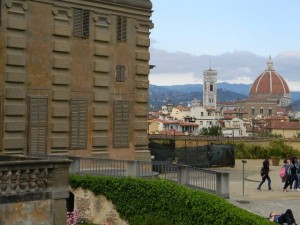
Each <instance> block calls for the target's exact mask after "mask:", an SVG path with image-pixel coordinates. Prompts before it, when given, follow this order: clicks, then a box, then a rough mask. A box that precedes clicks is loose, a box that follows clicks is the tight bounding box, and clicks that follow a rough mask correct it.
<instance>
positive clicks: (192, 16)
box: [149, 0, 300, 91]
mask: <svg viewBox="0 0 300 225" xmlns="http://www.w3.org/2000/svg"><path fill="white" fill-rule="evenodd" d="M151 1H152V4H153V13H152V17H151V20H152V22H153V23H154V28H153V29H152V30H151V34H150V38H151V47H150V54H151V59H150V64H151V65H155V67H154V68H153V69H152V70H151V72H150V76H149V80H150V84H153V85H178V84H194V83H200V84H202V83H203V70H206V69H209V68H210V67H211V68H212V69H215V70H217V71H218V82H229V83H243V84H251V83H252V82H253V81H254V80H255V79H256V78H257V77H258V76H259V75H260V74H261V73H262V72H263V71H264V70H265V69H266V66H267V61H268V59H269V56H271V57H272V60H273V63H274V69H275V70H276V71H277V72H278V73H279V74H280V75H281V76H282V77H283V78H284V79H285V80H286V81H287V83H288V85H289V87H290V90H291V91H300V13H299V10H300V1H299V0H286V1H283V0H226V1H224V0H185V1H179V0H178V1H167V0H151Z"/></svg>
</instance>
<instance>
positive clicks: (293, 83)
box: [286, 80, 300, 91]
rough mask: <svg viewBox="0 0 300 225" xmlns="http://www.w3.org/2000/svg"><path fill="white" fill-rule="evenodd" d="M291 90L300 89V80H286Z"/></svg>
mask: <svg viewBox="0 0 300 225" xmlns="http://www.w3.org/2000/svg"><path fill="white" fill-rule="evenodd" d="M286 82H287V84H288V86H289V88H290V91H300V81H289V80H286Z"/></svg>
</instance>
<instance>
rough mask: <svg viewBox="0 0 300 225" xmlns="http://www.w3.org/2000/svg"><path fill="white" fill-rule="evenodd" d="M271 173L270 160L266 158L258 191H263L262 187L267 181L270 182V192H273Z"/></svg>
mask: <svg viewBox="0 0 300 225" xmlns="http://www.w3.org/2000/svg"><path fill="white" fill-rule="evenodd" d="M269 172H270V159H269V158H266V159H265V160H264V161H263V166H262V168H261V174H260V175H261V182H260V183H259V185H258V187H257V190H261V186H262V185H263V183H265V181H266V180H267V181H268V190H269V191H271V190H272V188H271V178H270V176H269Z"/></svg>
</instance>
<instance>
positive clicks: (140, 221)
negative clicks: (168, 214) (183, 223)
mask: <svg viewBox="0 0 300 225" xmlns="http://www.w3.org/2000/svg"><path fill="white" fill-rule="evenodd" d="M130 225H173V223H172V222H171V220H170V219H166V218H163V217H160V216H150V215H146V216H144V217H143V216H135V217H134V218H133V219H132V220H131V222H130Z"/></svg>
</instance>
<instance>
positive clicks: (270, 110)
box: [236, 56, 291, 119]
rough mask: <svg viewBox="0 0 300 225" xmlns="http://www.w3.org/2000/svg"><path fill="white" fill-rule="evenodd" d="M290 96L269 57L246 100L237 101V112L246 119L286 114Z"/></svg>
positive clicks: (285, 84)
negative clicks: (243, 114) (246, 117)
mask: <svg viewBox="0 0 300 225" xmlns="http://www.w3.org/2000/svg"><path fill="white" fill-rule="evenodd" d="M290 103H291V94H290V90H289V87H288V85H287V83H286V81H285V80H284V78H283V77H282V76H281V75H280V74H279V73H277V72H276V71H275V69H274V67H273V61H272V59H271V56H270V57H269V60H268V62H267V68H266V70H265V71H264V72H263V73H261V74H260V75H259V76H258V77H257V78H256V80H255V81H254V82H253V84H252V86H251V89H250V93H249V97H248V99H247V100H241V101H237V109H236V110H237V111H238V112H244V113H246V114H245V115H247V116H248V119H255V118H263V117H265V116H272V115H285V114H287V109H288V106H289V105H290Z"/></svg>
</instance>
